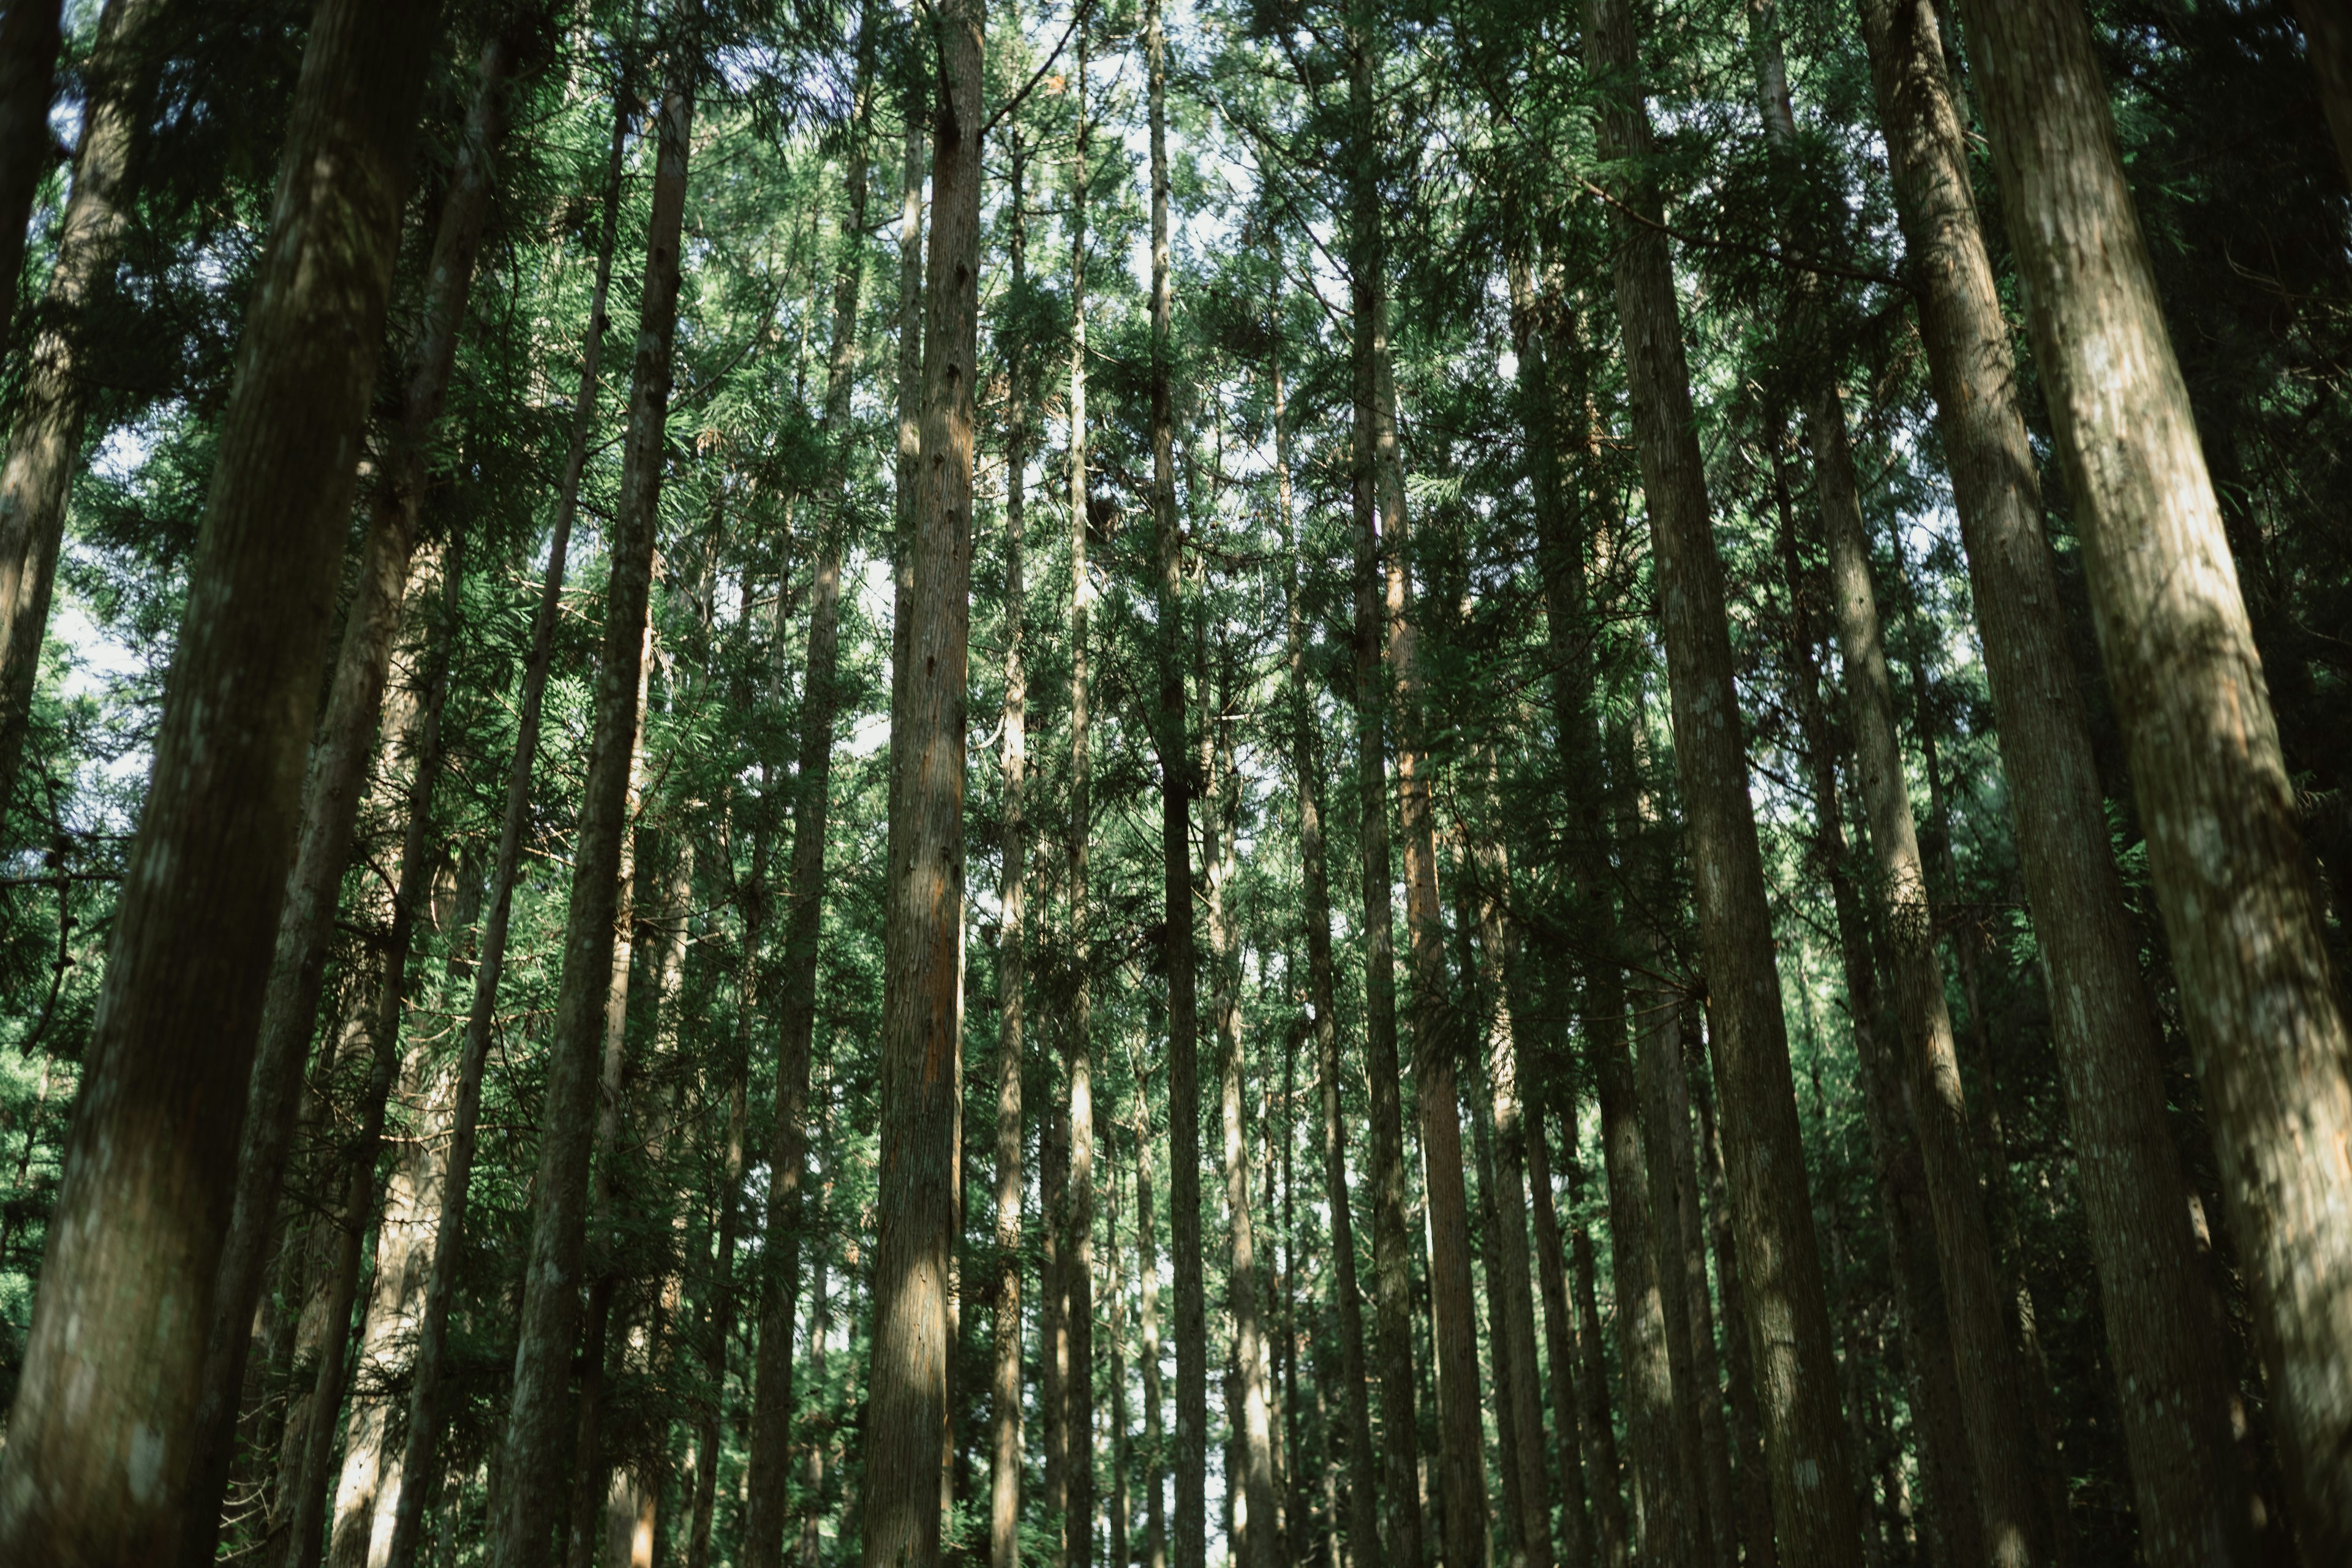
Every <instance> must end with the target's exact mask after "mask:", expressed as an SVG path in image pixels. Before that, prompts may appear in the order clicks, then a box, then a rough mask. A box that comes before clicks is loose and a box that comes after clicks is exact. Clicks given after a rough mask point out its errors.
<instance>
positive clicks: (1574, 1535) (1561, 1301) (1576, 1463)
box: [1512, 1026, 1625, 1568]
mask: <svg viewBox="0 0 2352 1568" xmlns="http://www.w3.org/2000/svg"><path fill="white" fill-rule="evenodd" d="M1512 1034H1513V1036H1514V1037H1515V1042H1516V1044H1517V1048H1518V1052H1519V1061H1518V1081H1519V1082H1520V1083H1522V1084H1524V1085H1526V1086H1528V1089H1529V1090H1530V1093H1529V1094H1528V1102H1527V1109H1526V1111H1525V1115H1524V1127H1525V1139H1524V1143H1525V1147H1526V1149H1527V1156H1528V1199H1529V1201H1528V1210H1529V1213H1530V1215H1531V1216H1532V1217H1533V1219H1534V1222H1535V1243H1536V1249H1535V1257H1536V1282H1537V1285H1538V1288H1539V1289H1540V1290H1541V1292H1542V1296H1543V1318H1544V1357H1545V1360H1546V1362H1547V1363H1549V1367H1550V1371H1551V1425H1552V1432H1553V1438H1554V1441H1555V1442H1556V1443H1557V1444H1558V1454H1559V1458H1558V1460H1557V1463H1558V1465H1559V1500H1560V1561H1561V1562H1563V1563H1567V1564H1569V1568H1592V1565H1593V1564H1595V1563H1601V1564H1606V1565H1608V1568H1619V1565H1620V1564H1622V1563H1623V1561H1624V1552H1623V1544H1624V1524H1625V1521H1624V1516H1623V1512H1622V1505H1620V1504H1619V1503H1618V1501H1617V1477H1616V1472H1615V1470H1614V1468H1613V1464H1612V1468H1609V1469H1608V1470H1606V1471H1605V1472H1604V1471H1603V1469H1602V1468H1601V1463H1600V1461H1599V1458H1598V1456H1597V1455H1596V1454H1595V1453H1594V1450H1593V1447H1591V1445H1590V1444H1588V1443H1587V1442H1586V1440H1585V1439H1586V1436H1587V1434H1586V1432H1585V1429H1584V1421H1583V1416H1582V1415H1581V1414H1580V1412H1581V1408H1582V1407H1581V1405H1580V1394H1579V1391H1578V1388H1577V1382H1578V1379H1579V1378H1580V1376H1582V1375H1584V1374H1583V1373H1580V1371H1579V1369H1578V1365H1577V1353H1576V1346H1577V1335H1578V1330H1577V1323H1576V1319H1575V1317H1574V1315H1573V1311H1572V1309H1571V1308H1570V1306H1569V1297H1568V1259H1567V1254H1566V1251H1565V1249H1564V1248H1563V1247H1562V1246H1561V1245H1560V1235H1559V1209H1558V1208H1557V1206H1556V1205H1558V1203H1559V1198H1558V1196H1557V1195H1556V1194H1554V1193H1553V1191H1552V1179H1551V1151H1550V1149H1549V1147H1548V1145H1549V1142H1550V1140H1549V1138H1547V1137H1546V1136H1545V1134H1544V1126H1543V1123H1544V1118H1543V1096H1542V1094H1541V1092H1540V1086H1541V1083H1542V1079H1540V1078H1539V1077H1538V1076H1537V1074H1536V1072H1535V1070H1534V1068H1535V1064H1536V1057H1535V1049H1534V1046H1533V1043H1532V1039H1531V1035H1530V1031H1529V1030H1528V1029H1527V1028H1526V1027H1524V1026H1519V1027H1515V1028H1514V1029H1513V1030H1512ZM1602 1399H1603V1401H1604V1402H1605V1401H1606V1399H1607V1391H1606V1389H1604V1390H1603V1391H1602ZM1612 1442H1613V1439H1612ZM1588 1488H1589V1489H1590V1498H1591V1502H1590V1504H1589V1505H1588V1500H1587V1498H1588ZM1596 1514H1598V1515H1600V1516H1601V1518H1609V1517H1611V1516H1613V1517H1614V1521H1615V1523H1614V1530H1615V1532H1614V1534H1613V1535H1612V1534H1611V1533H1610V1531H1608V1530H1606V1529H1604V1528H1602V1525H1601V1519H1596V1518H1595V1515H1596ZM1612 1542H1613V1543H1614V1545H1615V1548H1616V1550H1614V1551H1612V1550H1611V1547H1612Z"/></svg>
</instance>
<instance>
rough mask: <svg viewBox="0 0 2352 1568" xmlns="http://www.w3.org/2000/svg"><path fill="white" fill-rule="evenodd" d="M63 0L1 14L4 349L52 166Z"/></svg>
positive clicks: (22, 4) (0, 333)
mask: <svg viewBox="0 0 2352 1568" xmlns="http://www.w3.org/2000/svg"><path fill="white" fill-rule="evenodd" d="M62 9H63V5H62V4H61V0H15V4H13V5H10V6H9V7H8V9H7V10H6V11H5V13H0V349H5V348H6V347H7V346H8V342H9V335H8V334H9V329H10V328H11V327H12V326H13V325H14V324H15V321H16V279H18V278H19V277H20V276H22V275H23V273H24V270H25V230H26V228H27V227H28V226H30V223H31V218H32V213H33V193H34V192H35V191H37V190H38V189H39V188H40V184H41V175H42V174H43V173H44V172H45V171H47V168H48V166H49V97H50V94H51V93H52V92H53V91H54V90H55V89H56V86H57V74H58V13H59V12H60V11H61V10H62Z"/></svg>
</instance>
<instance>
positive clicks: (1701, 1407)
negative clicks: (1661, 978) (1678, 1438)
mask: <svg viewBox="0 0 2352 1568" xmlns="http://www.w3.org/2000/svg"><path fill="white" fill-rule="evenodd" d="M1676 1023H1677V1031H1676V1038H1675V1049H1674V1052H1673V1054H1672V1055H1671V1056H1670V1057H1669V1058H1667V1059H1666V1060H1664V1061H1663V1062H1660V1063H1658V1064H1657V1065H1658V1067H1659V1068H1660V1069H1661V1071H1660V1082H1661V1084H1662V1086H1663V1087H1664V1101H1663V1106H1662V1109H1663V1110H1664V1113H1665V1114H1664V1126H1665V1142H1666V1157H1667V1159H1668V1161H1669V1162H1670V1163H1672V1164H1673V1166H1674V1173H1675V1207H1676V1208H1678V1209H1679V1210H1680V1211H1681V1215H1682V1229H1683V1252H1682V1269H1683V1289H1684V1292H1685V1295H1687V1296H1688V1298H1689V1300H1690V1337H1691V1377H1692V1383H1693V1386H1694V1388H1695V1391H1696V1399H1697V1401H1698V1432H1699V1445H1700V1455H1699V1460H1700V1467H1701V1473H1700V1479H1701V1480H1702V1481H1703V1482H1704V1483H1705V1485H1706V1514H1707V1521H1708V1522H1709V1523H1710V1524H1711V1525H1712V1526H1713V1529H1714V1536H1715V1558H1716V1562H1717V1564H1719V1565H1720V1568H1737V1564H1738V1561H1739V1529H1738V1504H1737V1502H1736V1501H1735V1500H1734V1493H1733V1483H1732V1475H1731V1434H1730V1430H1729V1428H1728V1427H1727V1426H1726V1425H1725V1422H1724V1408H1723V1406H1724V1399H1723V1372H1722V1363H1720V1362H1719V1361H1718V1360H1717V1356H1716V1349H1715V1298H1714V1294H1713V1292H1712V1290H1711V1289H1709V1286H1708V1281H1707V1277H1706V1251H1707V1246H1706V1244H1707V1232H1706V1217H1705V1216H1704V1215H1702V1214H1701V1213H1700V1209H1699V1186H1698V1167H1697V1164H1696V1151H1695V1150H1694V1149H1693V1147H1692V1143H1691V1102H1690V1081H1689V1078H1688V1076H1687V1072H1686V1070H1685V1063H1687V1062H1689V1061H1692V1060H1695V1059H1704V1053H1705V1052H1706V1040H1705V1038H1704V1037H1702V1036H1701V1034H1700V1032H1699V1026H1698V1009H1697V1006H1696V1005H1695V1004H1693V1003H1691V1002H1689V1001H1687V1000H1685V1002H1684V1004H1683V1005H1682V1007H1681V1009H1680V1010H1679V1013H1678V1014H1677V1017H1676Z"/></svg>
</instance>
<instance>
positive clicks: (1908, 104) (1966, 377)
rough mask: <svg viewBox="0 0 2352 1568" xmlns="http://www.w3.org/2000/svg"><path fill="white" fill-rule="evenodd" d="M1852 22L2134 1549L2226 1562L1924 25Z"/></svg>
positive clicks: (2140, 1067) (2122, 946) (2123, 995)
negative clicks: (2093, 1301)
mask: <svg viewBox="0 0 2352 1568" xmlns="http://www.w3.org/2000/svg"><path fill="white" fill-rule="evenodd" d="M1862 18H1863V33H1864V38H1865V40H1866V41H1867V43H1868V45H1869V48H1870V64H1871V76H1872V80H1873V83H1874V86H1875V89H1876V92H1877V100H1878V110H1879V122H1880V124H1881V125H1882V126H1883V127H1884V128H1885V136H1886V146H1887V161H1888V169H1889V172H1890V173H1891V174H1892V175H1893V176H1894V184H1895V211H1896V215H1897V216H1898V217H1899V218H1900V220H1901V223H1902V226H1903V235H1904V242H1905V246H1906V248H1907V249H1908V251H1909V252H1910V255H1911V258H1912V259H1913V261H1914V262H1915V264H1916V266H1917V268H1918V279H1919V285H1920V292H1919V296H1918V309H1919V327H1920V335H1921V338H1922V339H1923V341H1924V342H1925V343H1926V346H1927V363H1928V369H1929V372H1930V374H1931V377H1932V380H1933V384H1934V387H1935V393H1936V405H1937V429H1938V431H1939V432H1940V433H1941V435H1942V437H1943V443H1944V452H1945V457H1946V461H1947V462H1948V465H1949V467H1950V469H1951V478H1952V496H1953V501H1954V503H1955V506H1956V508H1957V510H1958V513H1959V519H1960V533H1961V539H1962V542H1964V543H1965V544H1966V546H1967V549H1968V557H1969V577H1970V581H1971V582H1972V584H1974V586H1975V594H1974V600H1975V605H1976V613H1977V621H1978V625H1979V629H1980V631H1981V633H1982V635H1983V639H1984V656H1985V668H1986V671H1987V674H1988V676H1989V677H1990V681H1991V685H1992V695H1993V702H1994V708H1995V712H1996V714H1997V716H1998V719H1999V722H2000V742H2001V763H2002V766H2003V769H2004V771H2005V772H2006V773H2007V774H2008V778H2009V783H2010V789H2009V801H2010V809H2011V813H2012V814H2013V815H2014V816H2015V818H2016V824H2017V835H2018V843H2019V848H2020V854H2019V857H2018V863H2019V867H2020V870H2021V876H2022V878H2023V880H2024V882H2025V889H2026V897H2027V900H2028V903H2029V905H2030V907H2031V909H2032V915H2033V926H2034V934H2035V939H2036V942H2037V943H2038V944H2039V946H2040V949H2041V952H2042V972H2043V978H2044V983H2045V984H2046V986H2047V987H2048V990H2049V993H2050V995H2051V998H2052V1006H2051V1016H2052V1020H2053V1033H2054V1034H2055V1036H2056V1044H2057V1049H2058V1058H2059V1066H2060V1068H2061V1070H2063V1072H2064V1074H2065V1075H2066V1076H2065V1082H2066V1109H2067V1120H2068V1123H2069V1126H2070V1128H2071V1130H2072V1131H2073V1133H2074V1141H2075V1144H2076V1147H2077V1149H2078V1150H2079V1151H2080V1152H2082V1155H2083V1157H2082V1158H2081V1159H2080V1160H2078V1161H2077V1162H2076V1164H2075V1167H2074V1182H2075V1185H2076V1189H2077V1190H2078V1191H2079V1192H2080V1193H2081V1194H2082V1198H2083V1204H2084V1209H2085V1211H2086V1213H2087V1215H2088V1216H2089V1221H2090V1223H2089V1225H2088V1226H2087V1231H2088V1234H2089V1236H2090V1238H2091V1249H2092V1257H2093V1258H2094V1259H2095V1262H2096V1264H2097V1267H2098V1270H2099V1279H2100V1281H2101V1308H2102V1310H2101V1317H2102V1321H2104V1322H2105V1325H2106V1331H2107V1353H2108V1358H2109V1361H2110V1363H2111V1364H2112V1365H2113V1367H2114V1370H2115V1374H2116V1388H2117V1391H2118V1397H2119V1400H2120V1404H2121V1406H2122V1412H2123V1421H2124V1434H2125V1440H2126V1446H2127V1448H2128V1451H2129V1453H2130V1456H2131V1465H2132V1477H2133V1482H2134V1493H2133V1495H2134V1500H2135V1502H2136V1504H2137V1514H2138V1521H2139V1528H2140V1541H2141V1544H2142V1550H2143V1551H2144V1552H2147V1556H2148V1561H2149V1562H2150V1563H2152V1564H2158V1565H2160V1568H2186V1565H2187V1564H2188V1563H2191V1562H2193V1561H2198V1560H2199V1559H2200V1553H2202V1552H2204V1550H2205V1546H2206V1543H2207V1542H2209V1541H2213V1540H2219V1541H2221V1542H2225V1543H2229V1549H2230V1550H2231V1552H2235V1553H2240V1554H2242V1552H2244V1550H2245V1543H2246V1534H2247V1531H2248V1524H2247V1521H2248V1518H2249V1502H2248V1498H2247V1496H2246V1492H2245V1484H2244V1481H2243V1479H2242V1468H2241V1467H2240V1466H2239V1464H2238V1463H2237V1461H2236V1459H2235V1458H2234V1456H2233V1454H2232V1452H2231V1448H2232V1444H2231V1429H2230V1415H2229V1410H2230V1401H2231V1389H2230V1387H2229V1386H2228V1380H2227V1376H2226V1373H2225V1370H2224V1367H2223V1364H2222V1363H2221V1359H2220V1358H2218V1357H2216V1356H2214V1355H2213V1354H2212V1353H2211V1351H2210V1338H2209V1329H2208V1324H2209V1322H2210V1306H2209V1304H2208V1300H2207V1287H2206V1285H2205V1282H2204V1279H2203V1277H2202V1275H2201V1273H2200V1269H2201V1267H2202V1265H2201V1262H2200V1258H2199V1257H2198V1255H2197V1247H2196V1240H2195V1237H2194V1236H2193V1235H2192V1234H2191V1233H2190V1230H2189V1224H2188V1219H2187V1215H2186V1213H2185V1212H2184V1211H2185V1209H2186V1205H2184V1204H2182V1203H2181V1202H2180V1201H2179V1194H2181V1193H2182V1192H2184V1191H2185V1190H2186V1189H2187V1178H2186V1176H2185V1174H2184V1173H2183V1172H2182V1170H2181V1167H2180V1160H2179V1153H2178V1152H2177V1151H2176V1149H2175V1146H2174V1144H2173V1142H2172V1137H2171V1131H2170V1127H2169V1117H2168V1111H2167V1110H2166V1107H2165V1096H2164V1085H2163V1077H2162V1067H2161V1064H2162V1062H2163V1059H2164V1046H2163V1041H2162V1039H2161V1037H2160V1035H2159V1033H2158V1026H2157V1023H2156V1017H2155V1015H2154V1012H2153V1011H2152V1009H2151V1007H2150V1005H2149V1000H2148V997H2147V993H2146V990H2145V988H2144V986H2143V985H2142V984H2141V981H2140V973H2139V965H2138V955H2137V936H2136V935H2135V933H2134V931H2133V929H2132V924H2131V921H2130V917H2129V915H2128V913H2127V911H2126V909H2125V905H2124V900H2123V889H2122V885H2121V881H2120V879H2119V878H2118V877H2117V875H2116V866H2115V858H2114V855H2113V853H2112V851H2111V849H2110V847H2109V843H2108V836H2107V824H2106V817H2105V810H2104V801H2103V799H2102V791H2101V788H2100V785H2099V779H2098V771H2097V767H2096V764H2095V761H2094V759H2093V757H2092V752H2091V742H2090V731H2089V727H2088V724H2087V722H2086V721H2085V718H2084V703H2083V696H2082V692H2081V690H2080V689H2079V687H2078V685H2077V683H2076V680H2075V676H2074V664H2073V661H2072V658H2071V656H2070V653H2069V650H2068V647H2067V643H2066V632H2065V626H2064V625H2063V622H2062V620H2061V618H2060V615H2059V609H2058V592H2057V584H2056V572H2055V569H2054V566H2053V563H2052V560H2051V555H2050V548H2049V545H2048V543H2047V542H2046V541H2045V540H2044V539H2043V537H2042V497H2041V493H2040V489H2039V486H2038V484H2037V482H2036V479H2035V472H2036V469H2035V464H2034V461H2033V458H2032V451H2031V448H2030V447H2029V445H2028V443H2027V440H2026V433H2025V422H2024V420H2023V418H2022V417H2021V415H2020V412H2019V408H2018V403H2017V395H2016V390H2015V384H2016V369H2015V363H2014V359H2013V355H2012V353H2011V345H2010V339H2009V328H2008V322H2007V321H2006V320H2005V319H2004V318H2003V316H2002V313H2001V309H2000V296H1999V294H1998V291H1997V289H1996V288H1995V284H1994V279H1993V272H1992V265H1991V260H1990V257H1989V256H1988V254H1987V252H1986V249H1985V241H1984V235H1983V231H1982V229H1981V227H1980V226H1979V222H1978V215H1977V208H1976V196H1975V190H1974V186H1973V184H1972V183H1971V178H1970V173H1969V165H1968V155H1967V150H1966V146H1965V143H1964V140H1963V130H1962V126H1961V121H1960V118H1959V110H1958V104H1957V102H1956V101H1955V99H1954V95H1953V90H1952V86H1951V82H1950V80H1949V79H1948V76H1947V74H1946V68H1945V59H1944V49H1943V35H1942V31H1941V29H1940V28H1939V27H1938V26H1937V15H1936V13H1935V11H1934V10H1933V8H1932V7H1930V6H1928V5H1922V4H1918V3H1916V0H1864V5H1863V6H1862Z"/></svg>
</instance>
